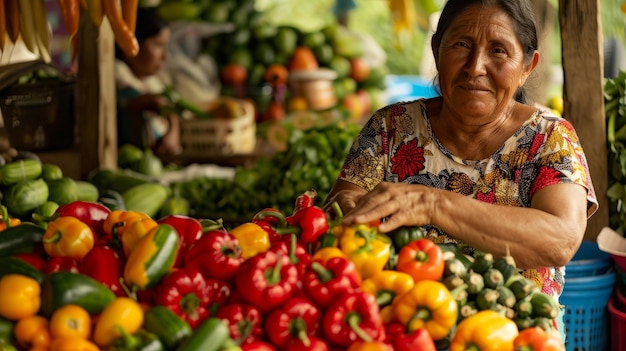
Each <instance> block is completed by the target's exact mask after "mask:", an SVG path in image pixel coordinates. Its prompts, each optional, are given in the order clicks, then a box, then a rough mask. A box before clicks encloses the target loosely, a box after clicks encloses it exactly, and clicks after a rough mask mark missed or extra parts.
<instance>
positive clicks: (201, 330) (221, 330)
mask: <svg viewBox="0 0 626 351" xmlns="http://www.w3.org/2000/svg"><path fill="white" fill-rule="evenodd" d="M229 338H230V332H229V330H228V327H227V326H226V322H225V321H223V320H222V319H221V318H217V317H209V318H207V319H205V320H204V321H203V322H202V323H200V325H198V327H197V328H196V330H194V332H193V334H192V335H191V336H190V337H189V338H188V339H186V340H185V341H184V342H183V343H182V344H181V345H180V346H179V347H178V348H177V349H176V351H218V350H220V349H221V348H222V346H223V345H224V344H225V343H226V342H227V340H228V339H229Z"/></svg>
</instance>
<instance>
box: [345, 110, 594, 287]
mask: <svg viewBox="0 0 626 351" xmlns="http://www.w3.org/2000/svg"><path fill="white" fill-rule="evenodd" d="M424 102H425V100H424V99H421V100H415V101H410V102H398V103H395V104H392V105H389V106H386V107H384V108H382V109H381V110H379V111H377V112H376V113H375V114H374V115H373V116H372V118H371V119H370V120H369V121H368V122H367V123H366V124H365V126H364V127H363V129H362V131H361V134H360V135H359V137H358V139H357V140H356V141H355V143H354V144H353V146H352V149H351V150H350V152H349V153H348V156H347V158H346V161H345V164H344V166H343V169H342V170H341V173H340V175H339V178H340V179H343V180H346V181H348V182H351V183H354V184H357V185H359V186H361V187H363V188H365V189H367V190H368V191H369V190H372V189H373V188H374V187H375V186H376V185H377V184H378V183H380V182H382V181H389V182H404V183H411V184H423V185H427V186H431V187H434V188H439V189H446V190H450V191H453V192H456V193H459V194H463V195H466V196H470V197H473V198H475V199H478V200H480V201H484V202H488V203H493V204H500V205H506V206H520V207H530V203H531V199H532V197H533V195H534V194H535V193H536V192H537V191H538V190H540V189H542V188H543V187H546V186H548V185H552V184H558V183H576V184H580V185H582V186H584V187H585V188H586V189H587V214H588V216H591V215H592V214H593V213H594V212H595V211H596V209H597V207H598V201H597V199H596V195H595V192H594V189H593V185H592V183H591V179H590V177H589V169H588V166H587V161H586V158H585V155H584V153H583V150H582V148H581V145H580V142H579V139H578V136H577V135H576V132H575V130H574V128H573V127H572V125H571V124H570V122H568V121H567V120H565V119H563V118H561V117H557V116H554V115H552V114H549V113H548V112H546V111H543V110H537V112H535V113H534V114H533V115H532V116H531V117H530V118H529V119H528V120H527V121H526V122H525V123H524V124H523V125H522V126H521V127H520V128H519V130H517V131H516V132H515V134H513V135H512V136H511V137H510V138H508V139H507V140H506V141H505V142H504V144H503V145H502V146H501V147H500V148H499V150H498V151H497V152H496V153H494V154H493V155H492V156H491V157H489V158H487V159H484V160H478V161H473V160H463V159H461V158H459V157H457V156H455V155H453V154H452V153H451V152H450V151H448V150H447V149H446V148H445V147H444V146H443V145H442V144H441V143H440V142H439V140H438V139H437V137H436V136H435V135H434V134H433V132H432V130H431V127H430V123H429V120H428V116H427V114H426V107H425V104H424ZM427 231H428V236H429V238H430V239H432V240H433V241H435V242H456V240H455V239H454V238H452V237H450V236H448V235H447V234H445V233H443V232H442V231H440V230H439V229H437V228H435V227H428V228H427ZM522 274H523V275H524V276H526V277H527V278H529V279H532V280H533V281H535V282H536V283H537V285H538V286H539V287H540V288H541V290H542V291H543V292H544V293H546V294H549V295H551V296H554V297H555V298H557V300H558V297H559V296H560V294H561V290H562V287H563V283H564V274H565V269H564V267H546V268H541V269H529V270H525V271H523V272H522Z"/></svg>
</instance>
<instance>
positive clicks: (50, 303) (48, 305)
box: [41, 271, 116, 318]
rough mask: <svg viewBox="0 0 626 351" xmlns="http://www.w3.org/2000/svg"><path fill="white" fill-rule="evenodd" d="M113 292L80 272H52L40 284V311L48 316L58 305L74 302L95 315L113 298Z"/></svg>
mask: <svg viewBox="0 0 626 351" xmlns="http://www.w3.org/2000/svg"><path fill="white" fill-rule="evenodd" d="M115 297H116V296H115V294H114V293H113V291H111V289H109V288H108V287H107V286H105V285H104V284H102V283H100V282H99V281H97V280H95V279H93V278H91V277H89V276H88V275H85V274H82V273H73V272H69V271H59V272H53V273H50V274H48V275H46V277H45V278H44V280H43V284H42V285H41V313H42V315H43V316H45V317H47V318H50V316H52V313H54V311H56V310H57V309H58V308H59V307H62V306H65V305H69V304H74V305H78V306H80V307H82V308H84V309H85V310H86V311H87V312H88V313H89V314H90V315H92V316H93V315H96V314H98V313H100V312H102V310H103V309H104V307H105V306H107V305H108V304H109V303H111V302H112V301H113V300H115Z"/></svg>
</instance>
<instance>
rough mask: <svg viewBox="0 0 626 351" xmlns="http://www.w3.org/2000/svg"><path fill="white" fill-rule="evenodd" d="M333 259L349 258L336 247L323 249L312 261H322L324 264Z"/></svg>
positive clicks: (316, 253)
mask: <svg viewBox="0 0 626 351" xmlns="http://www.w3.org/2000/svg"><path fill="white" fill-rule="evenodd" d="M333 257H343V258H348V256H346V254H345V253H343V251H341V250H339V249H338V248H336V247H323V248H321V249H319V250H317V251H315V253H314V254H313V257H311V259H312V260H320V261H322V262H326V261H328V260H329V259H331V258H333Z"/></svg>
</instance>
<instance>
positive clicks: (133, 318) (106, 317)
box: [93, 297, 144, 347]
mask: <svg viewBox="0 0 626 351" xmlns="http://www.w3.org/2000/svg"><path fill="white" fill-rule="evenodd" d="M143 319H144V312H143V309H142V308H141V305H139V303H138V302H137V301H135V300H133V299H131V298H129V297H118V298H116V299H115V300H113V302H111V303H110V304H108V305H107V306H106V307H105V308H104V310H102V313H101V314H100V317H99V318H98V321H97V322H96V326H95V329H94V334H93V340H94V341H95V343H96V344H97V345H98V346H101V347H106V346H108V345H110V344H111V343H112V342H113V340H115V339H117V338H119V337H121V336H122V335H123V333H128V334H133V333H135V332H136V331H138V330H139V328H141V325H142V323H143Z"/></svg>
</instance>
